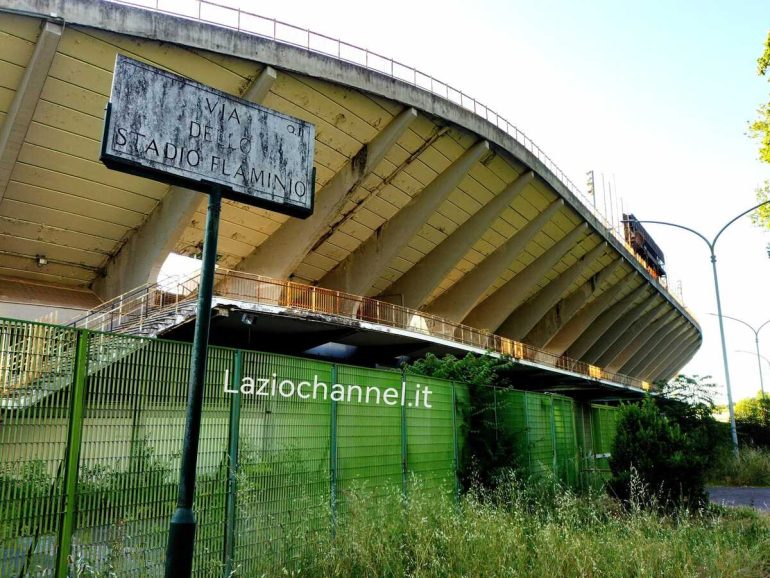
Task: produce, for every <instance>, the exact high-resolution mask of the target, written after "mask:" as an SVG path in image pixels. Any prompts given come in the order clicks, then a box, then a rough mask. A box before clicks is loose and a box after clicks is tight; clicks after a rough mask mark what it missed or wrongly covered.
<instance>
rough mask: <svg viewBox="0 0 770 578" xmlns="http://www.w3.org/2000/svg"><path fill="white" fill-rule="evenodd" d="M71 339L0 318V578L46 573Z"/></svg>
mask: <svg viewBox="0 0 770 578" xmlns="http://www.w3.org/2000/svg"><path fill="white" fill-rule="evenodd" d="M76 344H77V333H76V332H75V331H73V330H70V329H66V328H61V327H55V326H50V325H41V324H33V323H27V322H22V321H13V320H3V319H0V576H20V575H29V576H39V575H49V576H50V575H51V569H52V568H53V566H54V560H55V558H56V555H57V551H56V548H57V543H58V539H57V536H58V532H59V528H60V523H61V514H62V511H61V506H62V483H63V478H64V459H65V450H66V445H67V432H68V429H69V413H70V394H71V386H72V383H73V380H74V363H75V354H76Z"/></svg>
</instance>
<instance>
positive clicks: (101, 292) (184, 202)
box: [91, 66, 277, 300]
mask: <svg viewBox="0 0 770 578" xmlns="http://www.w3.org/2000/svg"><path fill="white" fill-rule="evenodd" d="M276 77H277V73H276V71H275V69H273V68H271V67H269V66H267V67H265V68H264V69H263V70H262V72H261V73H260V75H259V76H258V77H257V78H256V79H255V80H254V82H252V83H251V85H250V86H249V88H248V89H246V91H245V92H244V94H243V98H245V99H246V100H250V101H252V102H256V103H259V102H261V101H262V100H263V99H264V98H265V96H267V93H268V92H269V91H270V87H271V86H272V84H273V82H274V81H275V79H276ZM204 199H205V195H204V194H202V193H199V192H197V191H193V190H191V189H186V188H184V187H177V186H172V187H170V188H169V190H168V193H166V196H165V197H163V198H162V199H161V200H160V202H158V204H157V206H156V207H155V209H153V211H152V213H150V214H149V216H148V217H147V219H146V220H145V221H144V223H142V225H141V226H140V227H139V228H138V229H137V230H136V231H135V232H134V234H133V235H132V236H131V237H130V238H129V239H128V240H127V241H126V242H125V243H124V244H123V246H122V247H121V248H120V249H119V250H118V253H117V254H116V255H115V256H113V257H112V259H110V261H109V263H107V266H106V267H105V268H104V271H103V274H102V276H101V277H99V278H98V279H96V280H95V281H94V282H93V283H92V284H91V289H92V290H93V292H94V293H96V294H97V295H98V296H99V297H100V298H102V299H104V300H107V299H112V298H113V297H117V296H118V295H121V294H123V293H125V292H126V291H130V290H131V289H134V288H135V287H139V286H141V285H144V284H145V283H148V282H151V281H154V280H155V279H157V278H158V273H159V272H160V268H161V267H162V266H163V263H164V262H165V261H166V258H167V257H168V256H169V254H170V253H171V252H172V251H173V250H174V247H176V245H177V243H178V242H179V239H180V238H181V237H182V234H183V233H184V230H185V229H186V228H187V226H188V224H189V223H190V221H192V219H193V216H194V215H195V212H196V211H197V210H198V207H200V205H201V203H202V202H204Z"/></svg>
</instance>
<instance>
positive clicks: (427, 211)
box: [319, 140, 489, 295]
mask: <svg viewBox="0 0 770 578" xmlns="http://www.w3.org/2000/svg"><path fill="white" fill-rule="evenodd" d="M487 152H489V143H488V142H487V141H485V140H482V141H479V142H478V143H476V144H475V145H473V146H472V147H471V148H469V149H468V150H467V151H465V152H464V153H463V154H462V156H460V158H458V159H457V160H456V161H455V162H453V163H452V164H451V165H450V166H449V168H447V169H446V170H445V171H444V172H443V173H441V174H440V175H438V176H437V177H436V178H435V179H433V180H432V181H431V182H430V184H429V185H428V186H426V187H425V188H424V189H423V190H422V192H421V193H420V194H419V195H417V197H416V198H414V199H412V201H411V202H410V203H409V204H407V205H406V206H405V207H404V208H403V209H401V210H400V211H399V212H398V213H396V215H395V216H394V217H393V218H392V219H390V220H389V221H387V222H386V223H384V224H383V225H382V227H380V228H379V229H378V230H377V231H375V232H374V234H373V235H372V236H371V237H369V238H368V239H367V240H366V241H364V242H363V243H361V245H359V246H358V248H357V249H356V250H355V251H353V252H352V253H351V254H350V255H348V257H347V258H346V259H345V260H344V261H342V263H339V264H338V265H337V266H336V267H335V268H334V269H332V270H331V271H330V272H329V273H327V274H326V275H325V276H324V277H323V279H321V282H320V283H319V285H320V286H321V287H326V288H328V289H336V290H338V291H345V292H347V293H353V294H354V295H365V294H366V293H367V292H368V291H369V289H370V288H371V287H372V285H373V284H374V282H375V281H376V280H377V278H378V277H379V276H380V275H381V274H382V272H383V271H384V270H385V268H386V267H387V266H388V265H389V264H390V262H391V261H392V260H393V259H394V258H395V257H396V256H397V255H398V254H399V252H401V249H403V248H404V247H405V246H406V245H407V244H408V243H409V241H410V239H411V238H412V237H413V236H414V235H415V234H416V233H417V231H419V230H420V227H422V226H423V224H424V223H425V221H426V220H427V219H428V217H429V216H430V215H431V213H433V212H434V211H435V210H436V209H438V207H439V206H440V205H441V203H443V202H444V200H445V199H446V198H447V197H448V196H449V194H450V193H451V192H452V191H454V190H455V188H457V185H459V184H460V181H462V180H463V178H464V177H465V175H466V174H468V171H470V170H471V169H472V168H473V165H475V164H476V163H477V162H478V161H479V160H480V159H481V157H483V156H484V155H485V154H486V153H487Z"/></svg>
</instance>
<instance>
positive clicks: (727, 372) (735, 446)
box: [623, 200, 770, 457]
mask: <svg viewBox="0 0 770 578" xmlns="http://www.w3.org/2000/svg"><path fill="white" fill-rule="evenodd" d="M768 203H770V200H768V201H764V202H762V203H759V204H757V205H754V206H753V207H751V208H749V209H746V210H745V211H743V212H742V213H740V214H739V215H736V216H735V217H733V218H732V219H730V220H729V221H727V223H725V225H724V226H723V227H722V228H721V229H719V232H718V233H717V234H716V236H715V237H714V238H713V239H712V240H711V241H709V240H708V238H707V237H706V236H705V235H703V234H702V233H699V232H698V231H696V230H695V229H691V228H690V227H685V226H684V225H679V224H677V223H669V222H667V221H639V220H637V222H638V223H650V224H653V225H668V226H669V227H676V228H677V229H683V230H685V231H689V232H690V233H692V234H694V235H696V236H697V237H698V238H700V239H702V240H703V241H704V242H705V243H706V245H708V248H709V252H710V253H711V270H712V272H713V274H714V293H715V294H716V301H717V317H718V318H719V337H720V339H721V341H722V362H723V363H724V368H725V387H726V389H727V409H728V410H729V412H730V435H731V437H732V440H733V452H734V453H735V457H738V431H737V430H736V428H735V408H734V407H733V391H732V387H731V386H730V369H729V367H728V364H727V344H726V343H725V327H724V321H723V319H722V317H723V315H722V301H721V299H720V297H719V278H718V276H717V256H716V253H715V252H714V250H715V247H716V244H717V241H718V240H719V237H720V236H721V235H722V233H724V232H725V229H727V227H729V226H730V225H732V224H733V223H734V222H735V221H737V220H738V219H740V218H741V217H743V216H744V215H746V214H748V213H750V212H751V211H753V210H755V209H758V208H759V207H761V206H762V205H766V204H768ZM623 222H624V223H626V222H630V221H629V220H628V219H623Z"/></svg>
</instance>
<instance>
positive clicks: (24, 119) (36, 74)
mask: <svg viewBox="0 0 770 578" xmlns="http://www.w3.org/2000/svg"><path fill="white" fill-rule="evenodd" d="M63 30H64V27H63V26H62V25H61V24H57V23H56V22H49V21H46V22H44V24H43V28H42V30H41V31H40V36H38V38H37V43H36V44H35V50H34V52H33V53H32V57H31V58H30V59H29V62H28V63H27V68H26V69H25V70H24V76H22V78H21V81H20V82H19V86H17V87H16V94H15V95H14V97H13V101H12V102H11V106H10V107H9V108H8V114H7V115H6V117H5V122H4V123H3V126H2V128H0V201H2V200H3V197H4V196H5V190H6V188H7V187H8V181H10V180H11V172H13V167H14V165H15V164H16V159H17V158H18V157H19V151H21V147H22V145H23V144H24V139H25V138H26V137H27V130H28V129H29V125H30V124H31V123H32V117H33V115H34V114H35V108H36V107H37V102H38V100H40V94H41V93H42V92H43V85H44V84H45V81H46V79H47V78H48V71H49V70H50V68H51V63H52V62H53V57H54V55H55V54H56V49H57V48H58V46H59V39H60V38H61V35H62V32H63Z"/></svg>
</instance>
